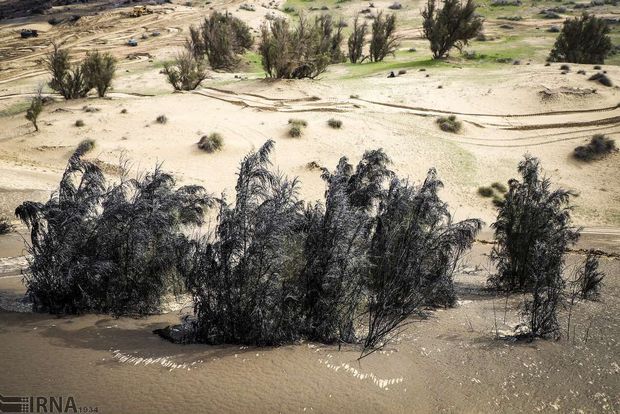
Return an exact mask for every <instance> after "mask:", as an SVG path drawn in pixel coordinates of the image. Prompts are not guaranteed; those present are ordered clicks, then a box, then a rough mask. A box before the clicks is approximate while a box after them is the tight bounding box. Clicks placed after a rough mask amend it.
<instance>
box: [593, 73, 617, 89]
mask: <svg viewBox="0 0 620 414" xmlns="http://www.w3.org/2000/svg"><path fill="white" fill-rule="evenodd" d="M588 80H591V81H595V82H598V83H600V84H601V85H603V86H609V87H611V86H613V83H612V82H611V79H609V76H607V75H606V74H604V73H602V72H599V73H595V74H594V75H592V76H590V77H589V78H588Z"/></svg>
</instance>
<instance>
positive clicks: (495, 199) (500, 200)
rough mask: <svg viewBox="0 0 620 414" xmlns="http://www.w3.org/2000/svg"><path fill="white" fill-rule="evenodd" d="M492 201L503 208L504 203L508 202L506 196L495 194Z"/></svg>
mask: <svg viewBox="0 0 620 414" xmlns="http://www.w3.org/2000/svg"><path fill="white" fill-rule="evenodd" d="M491 202H492V203H493V205H494V206H495V207H497V208H501V207H503V206H504V203H505V202H506V200H505V199H504V197H502V196H500V195H497V194H495V195H493V199H492V200H491Z"/></svg>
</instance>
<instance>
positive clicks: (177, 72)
mask: <svg viewBox="0 0 620 414" xmlns="http://www.w3.org/2000/svg"><path fill="white" fill-rule="evenodd" d="M199 59H201V58H198V59H197V58H195V57H194V56H193V55H192V54H191V53H189V52H181V53H179V54H178V55H177V56H176V58H175V60H174V61H173V62H172V63H169V62H166V63H165V64H164V74H165V75H166V77H167V79H168V83H170V85H172V87H173V88H174V89H175V90H177V91H192V90H194V89H196V88H197V87H198V86H199V85H200V84H201V83H202V81H203V80H205V78H206V77H207V72H206V71H205V68H204V65H203V64H202V61H201V60H199Z"/></svg>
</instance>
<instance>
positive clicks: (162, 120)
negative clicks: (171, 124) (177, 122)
mask: <svg viewBox="0 0 620 414" xmlns="http://www.w3.org/2000/svg"><path fill="white" fill-rule="evenodd" d="M155 122H157V123H158V124H162V125H163V124H166V123H168V117H167V116H166V115H159V116H158V117H157V118H156V119H155Z"/></svg>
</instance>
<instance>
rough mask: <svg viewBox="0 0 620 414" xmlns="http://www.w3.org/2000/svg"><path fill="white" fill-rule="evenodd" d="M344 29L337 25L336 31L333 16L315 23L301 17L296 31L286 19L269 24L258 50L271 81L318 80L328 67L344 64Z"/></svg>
mask: <svg viewBox="0 0 620 414" xmlns="http://www.w3.org/2000/svg"><path fill="white" fill-rule="evenodd" d="M342 28H343V25H342V24H338V25H337V26H336V29H335V30H334V23H333V21H332V18H331V16H330V15H321V16H319V17H316V18H315V19H314V22H313V23H310V22H309V21H308V19H307V18H306V17H305V16H303V15H300V16H299V22H298V24H297V27H295V28H291V27H290V25H289V23H288V21H287V20H285V19H279V18H278V19H273V20H271V21H269V22H266V23H265V24H264V25H263V27H262V29H261V41H260V44H259V47H258V51H259V53H260V55H261V58H262V65H263V69H265V72H266V73H267V75H268V76H269V77H272V78H278V79H303V78H311V79H313V78H316V77H317V76H319V75H320V74H321V73H323V72H325V70H326V69H327V66H328V65H329V64H331V63H339V62H342V61H343V59H344V55H343V53H342V51H341V50H340V44H341V43H342V39H343V36H342Z"/></svg>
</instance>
